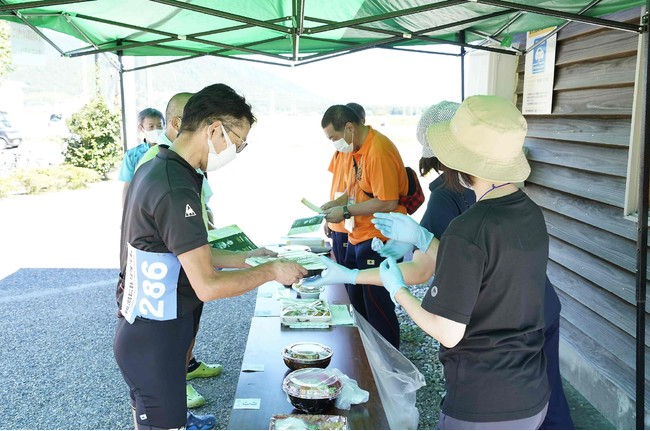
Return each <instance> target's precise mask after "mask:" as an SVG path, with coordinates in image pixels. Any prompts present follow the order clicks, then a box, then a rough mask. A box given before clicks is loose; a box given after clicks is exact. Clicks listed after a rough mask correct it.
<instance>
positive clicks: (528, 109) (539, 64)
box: [521, 27, 557, 114]
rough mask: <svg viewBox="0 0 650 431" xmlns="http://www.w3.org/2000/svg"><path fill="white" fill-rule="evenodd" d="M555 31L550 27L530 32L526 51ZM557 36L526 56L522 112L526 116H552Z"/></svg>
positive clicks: (545, 41) (550, 38)
mask: <svg viewBox="0 0 650 431" xmlns="http://www.w3.org/2000/svg"><path fill="white" fill-rule="evenodd" d="M553 30H555V27H549V28H545V29H542V30H536V31H529V32H528V34H527V37H526V50H527V51H528V50H529V49H530V48H531V47H532V46H534V45H535V44H537V43H538V42H539V41H541V40H543V39H544V37H546V35H548V34H549V33H550V32H551V31H553ZM556 45H557V35H556V34H554V35H553V36H551V37H549V38H548V39H546V40H544V42H542V43H540V44H539V46H537V47H535V49H534V50H533V51H531V52H528V54H526V69H525V73H524V97H523V103H522V108H521V111H522V113H524V114H550V113H551V110H552V108H553V81H554V78H555V47H556Z"/></svg>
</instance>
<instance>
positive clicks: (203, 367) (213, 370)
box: [185, 362, 223, 380]
mask: <svg viewBox="0 0 650 431" xmlns="http://www.w3.org/2000/svg"><path fill="white" fill-rule="evenodd" d="M222 371H223V366H222V365H221V364H214V365H212V364H206V363H205V362H199V366H198V367H197V368H196V370H194V371H192V372H189V373H187V376H185V380H192V379H196V378H197V377H215V376H218V375H219V374H221V372H222Z"/></svg>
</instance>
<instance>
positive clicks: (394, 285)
mask: <svg viewBox="0 0 650 431" xmlns="http://www.w3.org/2000/svg"><path fill="white" fill-rule="evenodd" d="M379 276H380V277H381V283H382V284H383V285H384V288H385V289H386V290H387V291H388V293H390V299H392V300H393V302H394V303H395V304H397V301H396V300H395V294H396V293H397V291H398V290H400V289H401V288H404V289H406V283H404V277H403V276H402V271H400V269H399V267H398V266H397V262H395V259H392V258H390V257H389V258H387V259H386V260H384V261H383V262H382V263H381V265H379Z"/></svg>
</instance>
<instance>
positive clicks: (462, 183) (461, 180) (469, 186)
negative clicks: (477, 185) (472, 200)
mask: <svg viewBox="0 0 650 431" xmlns="http://www.w3.org/2000/svg"><path fill="white" fill-rule="evenodd" d="M458 181H459V182H460V185H461V186H463V187H465V188H466V189H470V190H473V189H472V185H471V184H467V183H466V182H465V180H464V179H463V176H462V175H461V174H460V172H459V173H458Z"/></svg>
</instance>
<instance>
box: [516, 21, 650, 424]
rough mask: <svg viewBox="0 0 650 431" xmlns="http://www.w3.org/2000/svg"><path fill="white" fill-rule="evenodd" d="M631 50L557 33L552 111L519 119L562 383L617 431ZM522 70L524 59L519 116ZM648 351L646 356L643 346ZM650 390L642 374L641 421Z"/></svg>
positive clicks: (632, 236) (630, 385) (624, 418)
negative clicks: (558, 316)
mask: <svg viewBox="0 0 650 431" xmlns="http://www.w3.org/2000/svg"><path fill="white" fill-rule="evenodd" d="M639 17H640V9H638V8H637V9H635V10H632V11H625V12H622V13H618V14H615V15H612V16H610V17H607V18H610V19H618V20H621V19H622V20H625V21H627V22H633V23H635V24H638V23H639V19H640V18H639ZM637 48H638V35H636V34H633V33H630V32H622V31H617V30H611V29H603V28H598V27H595V26H590V25H586V24H577V23H573V24H571V25H569V26H567V27H566V28H565V29H563V30H562V31H560V32H559V33H558V40H557V51H556V65H555V80H554V91H553V107H552V112H551V114H549V115H527V116H526V119H527V121H528V135H527V138H526V143H525V151H526V155H527V158H528V160H529V162H530V165H531V169H532V172H531V175H530V177H529V178H528V179H527V181H526V184H525V191H526V192H527V193H528V195H529V196H530V197H531V198H532V199H533V200H534V201H535V202H536V203H537V204H538V205H539V206H540V207H541V208H542V211H543V213H544V217H545V219H546V224H547V228H548V231H549V235H550V244H549V264H548V275H549V279H550V280H551V282H552V283H553V285H554V286H555V289H556V291H557V292H558V294H559V296H560V300H561V302H562V329H561V338H562V349H561V350H562V352H561V362H562V366H563V376H564V377H565V378H567V379H568V380H569V382H571V383H572V385H573V386H574V387H576V388H577V389H578V390H579V391H580V392H582V393H583V395H585V397H586V398H587V399H588V400H589V401H590V402H592V404H594V405H595V406H596V407H597V408H598V409H599V410H600V411H601V412H602V413H603V414H604V415H605V416H606V417H607V418H608V419H609V420H610V421H611V422H612V423H613V424H614V425H615V426H616V427H617V428H633V427H634V425H635V422H634V413H635V408H634V400H635V398H636V395H635V378H636V374H635V368H636V364H635V360H636V350H635V349H636V345H635V343H636V341H635V338H636V295H635V291H636V280H635V273H636V239H637V224H636V222H634V221H631V220H629V219H626V218H625V217H624V214H623V206H624V202H625V192H626V190H625V187H626V179H627V175H628V172H627V170H628V157H629V140H630V134H631V116H632V107H633V98H634V91H635V90H634V89H635V87H634V86H635V82H634V79H635V68H636V51H637ZM524 68H525V57H523V56H522V57H521V58H520V59H519V65H518V68H517V73H518V81H517V82H518V84H517V86H516V93H517V102H518V105H517V106H518V107H519V108H520V109H521V102H522V99H523V82H524ZM648 297H650V293H649V294H648ZM646 316H647V313H646ZM646 332H647V333H649V334H650V319H648V317H646ZM645 345H646V355H650V351H649V349H650V342H649V341H648V337H646V340H645ZM648 357H650V356H648ZM574 368H575V369H574ZM567 370H569V372H568V373H567V372H566V371H567ZM572 371H576V372H572ZM649 388H650V384H649V382H648V375H647V374H646V394H647V395H646V412H648V411H650V389H649ZM646 416H648V414H647V413H646Z"/></svg>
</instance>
